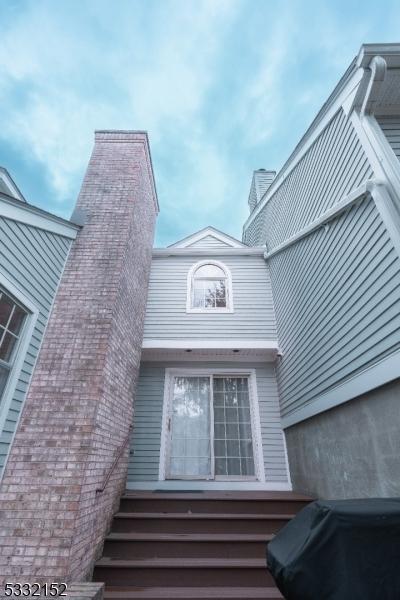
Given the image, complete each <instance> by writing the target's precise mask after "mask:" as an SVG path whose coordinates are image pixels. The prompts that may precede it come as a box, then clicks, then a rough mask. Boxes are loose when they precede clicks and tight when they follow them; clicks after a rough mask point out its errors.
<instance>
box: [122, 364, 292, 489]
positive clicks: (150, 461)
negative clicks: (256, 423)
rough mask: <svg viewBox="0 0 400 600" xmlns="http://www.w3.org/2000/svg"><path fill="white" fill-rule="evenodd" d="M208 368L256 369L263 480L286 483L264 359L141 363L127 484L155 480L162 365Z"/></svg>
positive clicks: (273, 391)
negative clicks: (240, 362)
mask: <svg viewBox="0 0 400 600" xmlns="http://www.w3.org/2000/svg"><path fill="white" fill-rule="evenodd" d="M167 367H174V368H179V367H182V368H185V369H187V368H193V369H196V368H212V369H216V371H220V372H223V370H224V369H228V368H234V369H238V370H240V369H243V370H246V369H249V368H250V367H251V368H255V369H256V378H257V393H258V401H259V412H260V422H261V436H262V442H263V455H264V467H265V476H266V480H267V481H269V482H284V483H287V470H286V458H285V448H284V441H283V433H282V428H281V422H280V414H279V400H278V391H277V385H276V378H275V370H274V365H273V364H272V363H264V364H257V365H249V363H246V364H243V365H240V364H239V363H229V362H228V363H223V362H218V365H217V366H216V365H215V363H210V362H208V363H203V362H202V363H198V362H196V363H193V364H191V363H187V362H185V363H184V364H183V365H182V364H181V363H177V362H173V363H172V362H169V363H161V362H160V363H158V362H157V363H143V364H142V365H141V369H140V375H139V381H138V387H137V392H136V398H135V411H134V419H133V432H132V439H131V445H130V459H129V466H128V484H129V483H135V482H145V481H157V480H158V472H159V462H160V444H161V424H162V412H163V400H164V383H165V369H166V368H167Z"/></svg>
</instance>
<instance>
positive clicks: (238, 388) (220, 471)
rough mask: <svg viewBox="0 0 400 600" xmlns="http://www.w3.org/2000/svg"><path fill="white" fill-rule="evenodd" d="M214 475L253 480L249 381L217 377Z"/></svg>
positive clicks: (215, 381) (215, 387) (215, 389)
mask: <svg viewBox="0 0 400 600" xmlns="http://www.w3.org/2000/svg"><path fill="white" fill-rule="evenodd" d="M213 392H214V454H215V474H216V475H225V476H229V475H231V476H235V477H240V476H242V477H252V476H254V473H255V472H254V454H253V440H252V432H251V414H250V402H249V386H248V378H247V377H215V376H214V379H213Z"/></svg>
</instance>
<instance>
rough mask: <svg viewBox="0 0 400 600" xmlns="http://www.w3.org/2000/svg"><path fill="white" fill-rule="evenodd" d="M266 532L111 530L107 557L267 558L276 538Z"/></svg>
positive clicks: (104, 553) (106, 549)
mask: <svg viewBox="0 0 400 600" xmlns="http://www.w3.org/2000/svg"><path fill="white" fill-rule="evenodd" d="M273 537H274V535H273V534H265V533H262V534H260V533H252V534H249V533H237V534H232V533H209V534H206V533H164V534H163V533H111V534H110V535H108V536H107V538H106V541H105V545H104V550H103V556H104V557H106V558H129V559H134V558H163V557H170V558H174V557H180V556H184V557H186V558H207V557H208V558H264V557H265V548H266V545H267V544H268V542H269V541H271V540H272V539H273Z"/></svg>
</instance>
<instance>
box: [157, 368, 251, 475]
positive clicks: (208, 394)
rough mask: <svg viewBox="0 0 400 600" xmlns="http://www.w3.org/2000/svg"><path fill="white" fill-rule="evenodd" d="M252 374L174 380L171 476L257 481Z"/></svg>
mask: <svg viewBox="0 0 400 600" xmlns="http://www.w3.org/2000/svg"><path fill="white" fill-rule="evenodd" d="M251 421H252V420H251V407H250V390H249V377H248V376H228V375H222V374H221V375H218V374H213V375H209V376H200V377H195V376H190V377H180V376H175V377H174V378H173V382H172V386H171V398H170V406H169V417H168V438H169V444H168V456H167V465H168V466H167V478H169V479H220V480H240V479H255V465H254V447H253V434H252V422H251Z"/></svg>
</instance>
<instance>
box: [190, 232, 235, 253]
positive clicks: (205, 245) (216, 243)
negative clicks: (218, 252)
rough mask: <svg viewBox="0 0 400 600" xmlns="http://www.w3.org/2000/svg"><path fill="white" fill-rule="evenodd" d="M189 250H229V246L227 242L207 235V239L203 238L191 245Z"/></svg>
mask: <svg viewBox="0 0 400 600" xmlns="http://www.w3.org/2000/svg"><path fill="white" fill-rule="evenodd" d="M188 248H198V249H199V250H204V249H209V248H211V249H218V248H229V245H228V244H226V243H225V242H223V241H221V240H218V239H217V238H215V237H213V236H212V235H206V237H203V238H201V239H200V240H198V241H197V242H193V244H189V245H188Z"/></svg>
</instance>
